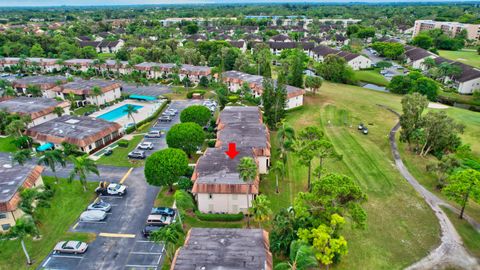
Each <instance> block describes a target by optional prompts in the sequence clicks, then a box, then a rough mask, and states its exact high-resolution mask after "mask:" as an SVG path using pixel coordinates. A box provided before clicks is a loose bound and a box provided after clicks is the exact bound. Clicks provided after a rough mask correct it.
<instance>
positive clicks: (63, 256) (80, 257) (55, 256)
mask: <svg viewBox="0 0 480 270" xmlns="http://www.w3.org/2000/svg"><path fill="white" fill-rule="evenodd" d="M50 257H54V258H74V259H83V256H68V255H52V256H50Z"/></svg>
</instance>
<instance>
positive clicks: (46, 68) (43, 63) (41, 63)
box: [25, 57, 62, 73]
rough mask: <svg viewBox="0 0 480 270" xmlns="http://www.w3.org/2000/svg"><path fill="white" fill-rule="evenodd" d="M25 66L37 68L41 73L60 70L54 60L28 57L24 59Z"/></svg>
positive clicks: (56, 61)
mask: <svg viewBox="0 0 480 270" xmlns="http://www.w3.org/2000/svg"><path fill="white" fill-rule="evenodd" d="M25 64H27V65H31V66H37V67H38V68H39V69H40V72H42V73H47V72H55V71H58V70H60V69H61V68H62V67H61V66H60V64H59V63H58V59H56V58H36V57H29V58H26V59H25Z"/></svg>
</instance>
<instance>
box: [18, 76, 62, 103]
mask: <svg viewBox="0 0 480 270" xmlns="http://www.w3.org/2000/svg"><path fill="white" fill-rule="evenodd" d="M66 82H67V78H66V77H64V76H42V75H39V76H31V77H23V78H18V79H16V80H14V81H13V82H12V87H13V88H14V89H15V90H16V91H17V92H18V93H20V94H24V95H26V94H27V88H28V87H29V86H35V87H38V88H40V90H41V91H42V96H43V97H46V98H55V96H56V93H55V92H54V91H52V89H53V88H55V87H56V86H58V85H60V84H64V83H66Z"/></svg>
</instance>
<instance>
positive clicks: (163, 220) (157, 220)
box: [147, 215, 174, 225]
mask: <svg viewBox="0 0 480 270" xmlns="http://www.w3.org/2000/svg"><path fill="white" fill-rule="evenodd" d="M173 221H174V219H173V217H169V216H164V215H149V216H148V218H147V224H148V225H169V224H172V222H173Z"/></svg>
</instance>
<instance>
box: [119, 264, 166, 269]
mask: <svg viewBox="0 0 480 270" xmlns="http://www.w3.org/2000/svg"><path fill="white" fill-rule="evenodd" d="M125 267H133V268H135V267H142V268H149V269H151V268H154V269H157V267H158V265H140V264H127V265H125Z"/></svg>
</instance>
